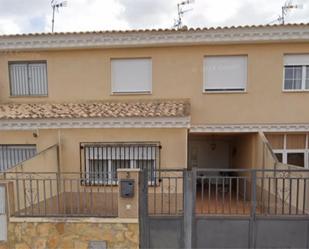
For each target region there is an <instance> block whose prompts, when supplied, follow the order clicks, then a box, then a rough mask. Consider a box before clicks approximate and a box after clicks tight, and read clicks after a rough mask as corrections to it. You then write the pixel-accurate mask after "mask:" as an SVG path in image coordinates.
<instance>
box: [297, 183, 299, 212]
mask: <svg viewBox="0 0 309 249" xmlns="http://www.w3.org/2000/svg"><path fill="white" fill-rule="evenodd" d="M296 183H297V185H296V214H298V208H299V206H298V205H299V178H297V182H296Z"/></svg>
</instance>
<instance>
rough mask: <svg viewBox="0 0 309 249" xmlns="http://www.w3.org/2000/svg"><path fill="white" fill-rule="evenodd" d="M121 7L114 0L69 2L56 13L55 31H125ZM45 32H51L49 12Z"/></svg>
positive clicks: (78, 0) (77, 0) (125, 25)
mask: <svg viewBox="0 0 309 249" xmlns="http://www.w3.org/2000/svg"><path fill="white" fill-rule="evenodd" d="M123 11H124V9H123V6H121V5H120V4H119V3H118V2H116V1H114V0H74V1H73V0H71V1H70V0H69V1H68V6H67V7H65V8H61V9H59V12H56V18H55V30H56V31H87V30H112V29H126V28H128V25H127V23H126V22H125V21H124V20H122V18H121V13H122V12H123ZM46 18H47V22H46V23H47V25H46V26H45V31H50V30H51V19H52V15H51V12H50V13H49V15H47V17H46Z"/></svg>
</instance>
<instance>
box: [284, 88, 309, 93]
mask: <svg viewBox="0 0 309 249" xmlns="http://www.w3.org/2000/svg"><path fill="white" fill-rule="evenodd" d="M282 92H283V93H309V89H306V90H284V89H283V90H282Z"/></svg>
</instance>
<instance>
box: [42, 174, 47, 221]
mask: <svg viewBox="0 0 309 249" xmlns="http://www.w3.org/2000/svg"><path fill="white" fill-rule="evenodd" d="M43 198H44V215H46V212H47V211H46V209H47V202H46V179H43Z"/></svg>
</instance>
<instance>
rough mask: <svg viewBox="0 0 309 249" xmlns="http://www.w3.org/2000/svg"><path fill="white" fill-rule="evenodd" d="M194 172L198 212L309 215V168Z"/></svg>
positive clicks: (204, 170)
mask: <svg viewBox="0 0 309 249" xmlns="http://www.w3.org/2000/svg"><path fill="white" fill-rule="evenodd" d="M194 172H195V173H194V174H195V183H196V188H195V189H196V191H195V213H196V214H198V215H251V214H252V213H254V214H257V215H283V216H284V215H309V171H308V170H242V169H239V170H237V169H234V170H228V169H218V170H213V169H198V170H196V171H194Z"/></svg>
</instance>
